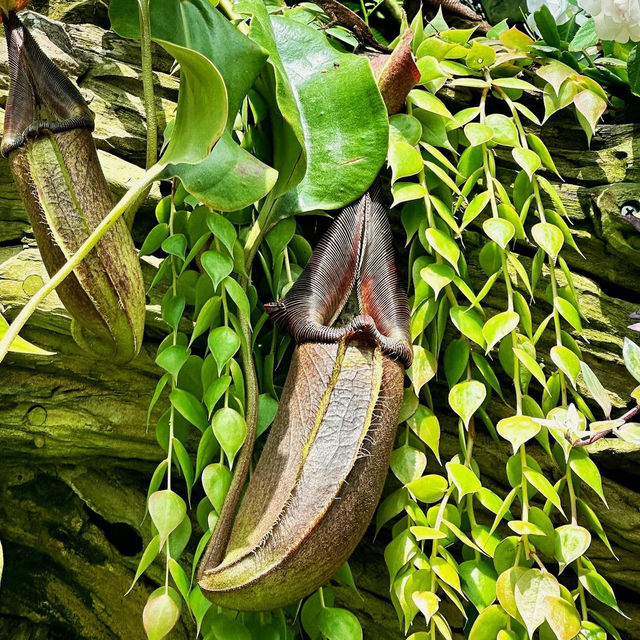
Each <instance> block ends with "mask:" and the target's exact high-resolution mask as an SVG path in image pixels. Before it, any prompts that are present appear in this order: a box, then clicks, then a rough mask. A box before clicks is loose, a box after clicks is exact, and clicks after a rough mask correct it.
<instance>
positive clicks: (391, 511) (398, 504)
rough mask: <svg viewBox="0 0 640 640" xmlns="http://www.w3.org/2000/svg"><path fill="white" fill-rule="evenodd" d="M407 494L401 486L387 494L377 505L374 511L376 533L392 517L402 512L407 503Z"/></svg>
mask: <svg viewBox="0 0 640 640" xmlns="http://www.w3.org/2000/svg"><path fill="white" fill-rule="evenodd" d="M409 500H410V498H409V494H408V492H407V490H406V489H405V488H404V487H403V488H401V489H397V490H396V491H394V492H393V493H391V494H389V495H388V496H387V497H386V498H385V499H384V500H383V501H382V502H381V503H380V506H379V507H378V510H377V511H376V535H377V534H378V532H379V531H380V529H381V528H382V527H383V526H384V525H385V524H386V523H387V522H389V520H391V519H392V518H395V517H396V516H397V515H398V514H399V513H402V511H403V510H404V508H405V507H406V506H407V504H408V503H409Z"/></svg>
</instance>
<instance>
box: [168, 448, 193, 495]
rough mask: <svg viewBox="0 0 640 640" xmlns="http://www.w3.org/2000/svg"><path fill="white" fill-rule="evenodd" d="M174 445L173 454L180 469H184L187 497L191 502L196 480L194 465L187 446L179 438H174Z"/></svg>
mask: <svg viewBox="0 0 640 640" xmlns="http://www.w3.org/2000/svg"><path fill="white" fill-rule="evenodd" d="M171 443H172V445H173V453H174V455H175V457H176V459H177V460H178V463H179V464H180V469H182V474H183V476H184V482H185V484H186V485H187V497H188V499H189V501H191V489H192V488H193V482H194V480H195V478H194V475H193V463H192V462H191V457H190V456H189V453H188V451H187V450H186V449H185V446H184V445H183V444H182V442H180V440H178V438H173V439H172V440H171Z"/></svg>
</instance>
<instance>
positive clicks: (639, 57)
mask: <svg viewBox="0 0 640 640" xmlns="http://www.w3.org/2000/svg"><path fill="white" fill-rule="evenodd" d="M627 73H628V75H629V88H630V89H631V93H633V94H634V95H636V96H640V47H639V46H638V45H635V46H634V47H633V49H631V52H630V53H629V58H628V59H627Z"/></svg>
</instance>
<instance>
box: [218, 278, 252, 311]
mask: <svg viewBox="0 0 640 640" xmlns="http://www.w3.org/2000/svg"><path fill="white" fill-rule="evenodd" d="M222 285H223V286H224V290H225V291H226V292H227V293H228V294H229V297H230V298H231V299H232V300H233V301H234V302H235V304H236V307H238V311H239V312H240V313H242V314H243V315H244V317H245V318H246V319H247V320H249V318H250V315H251V308H250V306H249V298H248V297H247V294H246V293H245V291H244V289H243V288H242V287H241V286H240V285H239V284H238V283H237V282H236V281H235V280H234V279H233V278H232V277H231V276H227V277H226V278H225V279H224V280H223V281H222Z"/></svg>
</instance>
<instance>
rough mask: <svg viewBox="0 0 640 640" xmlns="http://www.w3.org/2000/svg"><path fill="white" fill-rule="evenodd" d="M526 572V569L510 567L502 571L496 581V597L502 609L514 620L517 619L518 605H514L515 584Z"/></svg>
mask: <svg viewBox="0 0 640 640" xmlns="http://www.w3.org/2000/svg"><path fill="white" fill-rule="evenodd" d="M526 572H527V568H526V567H520V566H515V567H510V568H509V569H507V570H506V571H503V572H502V573H501V574H500V575H499V576H498V579H497V581H496V596H497V598H498V602H499V603H500V604H501V605H502V608H503V609H504V610H505V611H506V612H507V613H508V614H509V615H510V616H511V617H512V618H514V619H516V620H517V619H518V605H517V604H516V584H517V583H518V580H520V578H521V577H522V576H523V575H524V574H525V573H526Z"/></svg>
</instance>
